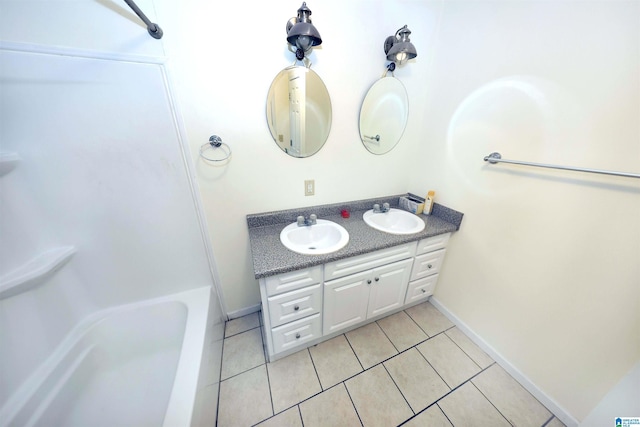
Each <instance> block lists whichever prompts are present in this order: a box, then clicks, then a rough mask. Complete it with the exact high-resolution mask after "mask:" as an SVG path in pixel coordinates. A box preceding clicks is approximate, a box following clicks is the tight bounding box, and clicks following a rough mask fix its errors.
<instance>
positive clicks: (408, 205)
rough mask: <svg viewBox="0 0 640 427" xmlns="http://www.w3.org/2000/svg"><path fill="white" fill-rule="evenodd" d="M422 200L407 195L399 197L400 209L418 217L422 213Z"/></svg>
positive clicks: (412, 195) (413, 195)
mask: <svg viewBox="0 0 640 427" xmlns="http://www.w3.org/2000/svg"><path fill="white" fill-rule="evenodd" d="M424 202H425V200H424V198H422V197H420V196H416V195H415V194H411V193H409V194H408V195H406V196H402V197H400V203H399V204H400V209H404V210H405V211H407V212H411V213H413V214H416V215H419V214H421V213H422V212H423V211H424Z"/></svg>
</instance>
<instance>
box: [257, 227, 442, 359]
mask: <svg viewBox="0 0 640 427" xmlns="http://www.w3.org/2000/svg"><path fill="white" fill-rule="evenodd" d="M449 236H450V233H447V234H443V235H438V236H434V237H429V238H426V239H422V240H420V241H419V242H410V243H405V244H402V245H397V246H393V247H391V248H385V249H381V250H378V251H374V252H370V253H366V254H362V255H358V256H353V257H349V258H345V259H341V260H338V261H333V262H329V263H326V264H324V265H320V266H315V267H311V268H307V269H303V270H297V271H293V272H290V273H283V274H279V275H276V276H270V277H266V278H263V279H260V293H261V296H262V318H263V323H264V327H263V334H264V342H265V344H266V347H267V353H268V355H269V360H270V361H274V360H276V359H278V358H280V357H283V356H286V355H288V354H291V353H294V352H296V351H298V350H300V349H303V348H305V347H308V346H310V345H313V344H317V343H319V342H321V341H323V340H325V339H329V338H332V337H334V336H336V335H339V334H340V333H342V332H344V331H345V330H348V329H353V328H356V327H358V326H361V325H363V324H365V323H367V322H368V321H373V320H377V319H379V318H381V317H383V316H384V315H385V314H387V313H393V312H397V311H400V310H402V309H403V308H405V307H407V306H409V305H413V304H417V303H419V302H421V301H423V300H426V299H427V298H428V297H429V296H430V295H432V294H433V291H434V289H435V285H436V283H437V280H438V273H439V271H440V268H441V265H442V261H443V259H444V254H445V247H446V245H447V242H448V240H449Z"/></svg>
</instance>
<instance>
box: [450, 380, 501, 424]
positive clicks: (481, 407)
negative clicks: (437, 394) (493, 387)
mask: <svg viewBox="0 0 640 427" xmlns="http://www.w3.org/2000/svg"><path fill="white" fill-rule="evenodd" d="M438 406H440V409H442V411H443V412H444V413H445V415H446V416H447V418H449V420H451V422H452V423H453V425H454V426H473V427H501V426H504V427H510V426H511V424H509V422H508V421H507V420H505V418H504V417H503V416H502V415H500V412H498V410H497V409H496V408H494V406H493V405H492V404H491V402H489V401H488V400H487V399H486V398H485V397H484V396H483V395H482V393H480V392H479V391H478V389H477V388H476V387H475V386H474V385H473V384H472V383H471V382H468V383H466V384H464V385H462V386H460V388H458V389H456V390H454V391H453V392H452V393H451V394H449V395H447V396H445V397H444V398H443V399H441V400H440V401H439V402H438Z"/></svg>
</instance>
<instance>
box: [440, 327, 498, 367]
mask: <svg viewBox="0 0 640 427" xmlns="http://www.w3.org/2000/svg"><path fill="white" fill-rule="evenodd" d="M453 328H455V326H454V327H453ZM453 328H449V329H447V330H446V331H444V332H445V335H446V336H447V338H449V339H450V340H451V341H452V342H453V343H454V344H455V345H456V346H457V347H458V348H459V349H460V350H462V352H463V353H464V354H466V355H467V357H468V358H469V359H471V361H472V362H473V363H475V364H476V366H477V367H478V368H480V369H482V366H480V364H479V363H478V362H476V361H475V359H474V358H473V357H471V355H470V354H469V353H467V352H466V351H464V349H463V348H462V347H460V346H459V345H458V343H457V342H456V341H455V340H454V339H453V338H451V337H450V336H449V334H447V331H450V330H452V329H453ZM460 332H461V333H462V331H460ZM472 344H474V345H475V343H473V341H472ZM478 350H480V351H482V350H481V349H480V347H478ZM491 360H493V359H491Z"/></svg>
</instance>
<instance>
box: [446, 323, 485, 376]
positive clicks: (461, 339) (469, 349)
mask: <svg viewBox="0 0 640 427" xmlns="http://www.w3.org/2000/svg"><path fill="white" fill-rule="evenodd" d="M445 334H447V336H448V337H449V338H451V340H452V341H453V342H454V343H456V344H457V345H458V347H460V348H461V349H462V351H464V352H465V353H467V356H469V357H470V358H471V359H473V361H474V362H476V364H478V366H480V367H481V368H482V369H484V368H486V367H489V366H491V364H493V359H492V358H490V357H489V356H488V355H487V353H485V352H484V351H482V349H480V347H478V346H477V345H476V344H475V343H474V342H473V341H471V339H469V337H468V336H466V335H465V334H464V333H463V332H462V331H461V330H460V329H458V328H451V329H448V330H447V331H446V332H445Z"/></svg>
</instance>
